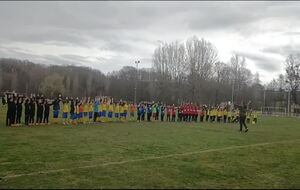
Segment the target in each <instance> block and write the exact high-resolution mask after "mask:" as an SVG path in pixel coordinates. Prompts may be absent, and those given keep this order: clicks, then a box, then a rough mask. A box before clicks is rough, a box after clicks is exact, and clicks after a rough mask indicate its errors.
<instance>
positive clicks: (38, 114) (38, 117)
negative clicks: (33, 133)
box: [35, 95, 44, 125]
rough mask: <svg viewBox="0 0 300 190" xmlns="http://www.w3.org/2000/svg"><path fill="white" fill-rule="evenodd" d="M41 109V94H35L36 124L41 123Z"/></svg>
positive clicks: (42, 108) (42, 109) (42, 106)
mask: <svg viewBox="0 0 300 190" xmlns="http://www.w3.org/2000/svg"><path fill="white" fill-rule="evenodd" d="M43 111H44V105H43V99H42V97H41V96H39V95H38V96H37V99H36V121H35V123H36V125H40V124H42V120H43Z"/></svg>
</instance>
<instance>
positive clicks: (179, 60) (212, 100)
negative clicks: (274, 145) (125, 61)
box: [0, 36, 299, 108]
mask: <svg viewBox="0 0 300 190" xmlns="http://www.w3.org/2000/svg"><path fill="white" fill-rule="evenodd" d="M290 63H293V65H291V64H290ZM297 65H298V66H297ZM297 69H298V71H297ZM297 72H298V73H297ZM297 77H298V78H297ZM289 84H291V85H290V88H291V89H292V90H294V91H295V92H296V91H297V90H298V89H299V58H297V56H296V55H292V57H288V58H287V63H286V75H284V85H286V86H289ZM136 86H137V88H136V94H137V101H148V100H150V101H160V102H164V103H167V104H172V103H175V104H180V103H182V102H195V103H199V104H211V105H214V104H219V103H220V102H225V101H231V100H232V99H233V100H234V102H238V103H239V102H240V101H242V100H243V101H246V102H248V101H249V100H251V101H252V102H253V107H256V108H258V107H260V106H263V104H264V99H263V96H264V90H265V88H266V86H263V85H261V82H260V79H259V74H258V73H252V72H251V70H249V69H247V68H246V59H245V58H244V57H242V56H240V55H237V54H234V55H232V57H231V59H230V60H229V61H228V62H226V63H225V62H222V61H220V60H219V58H218V51H217V49H216V48H215V46H214V45H213V44H212V43H210V42H209V41H207V40H205V39H199V38H198V37H196V36H193V37H191V38H189V39H188V40H186V41H185V42H178V41H174V42H170V43H167V42H163V43H160V44H159V45H158V46H157V48H156V49H155V50H154V53H153V64H152V67H151V68H149V69H146V68H142V69H138V70H137V69H136V68H135V67H132V66H124V67H122V68H121V69H120V70H118V71H113V72H110V73H108V74H104V73H102V72H101V71H99V70H95V69H91V68H87V67H78V66H72V65H65V66H58V65H51V66H45V65H41V64H36V63H32V62H30V61H27V60H17V59H7V58H5V59H4V58H3V59H0V90H1V92H4V91H6V90H15V91H17V92H22V93H26V94H30V93H43V94H46V95H48V96H50V97H54V96H56V95H57V94H58V93H62V94H64V96H73V97H83V96H97V95H109V96H112V97H114V98H115V99H124V100H128V101H134V89H135V87H136ZM267 86H270V84H268V85H267ZM293 101H295V102H297V98H296V95H295V96H293Z"/></svg>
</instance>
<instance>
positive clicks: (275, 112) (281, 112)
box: [261, 107, 287, 116]
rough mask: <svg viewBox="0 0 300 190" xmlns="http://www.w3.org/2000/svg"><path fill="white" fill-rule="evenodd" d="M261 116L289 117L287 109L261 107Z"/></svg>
mask: <svg viewBox="0 0 300 190" xmlns="http://www.w3.org/2000/svg"><path fill="white" fill-rule="evenodd" d="M261 114H262V115H271V116H287V109H286V108H285V107H261Z"/></svg>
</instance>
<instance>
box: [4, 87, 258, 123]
mask: <svg viewBox="0 0 300 190" xmlns="http://www.w3.org/2000/svg"><path fill="white" fill-rule="evenodd" d="M5 97H6V99H5V98H4V97H3V98H2V103H3V104H7V105H8V106H7V107H8V109H7V117H6V125H7V126H14V125H20V124H21V117H22V110H23V104H24V107H25V110H24V113H25V125H34V124H35V125H40V124H49V115H50V106H52V107H53V108H52V110H53V122H54V123H58V122H59V121H58V119H59V113H60V111H61V105H60V104H61V103H62V115H61V117H62V123H63V124H68V123H72V124H77V123H92V122H98V121H100V122H107V121H112V118H113V117H114V118H116V119H117V120H121V121H126V120H127V117H129V119H130V120H135V113H137V120H138V121H144V120H145V116H146V117H147V121H151V120H152V118H153V120H154V121H158V120H159V117H160V120H161V121H164V118H165V115H166V120H167V121H175V118H176V117H177V121H197V119H198V116H199V118H200V122H203V120H206V121H210V122H214V121H218V122H221V120H222V121H223V122H225V123H226V122H237V121H238V119H239V111H238V109H236V110H234V111H228V107H226V106H225V107H215V108H214V107H211V108H209V107H207V106H205V105H204V106H201V107H200V106H197V105H195V104H192V103H188V104H182V105H180V106H178V107H176V106H175V105H174V104H173V105H168V106H166V105H163V104H160V103H154V102H141V103H140V104H139V105H137V106H136V105H134V104H127V102H126V101H122V100H121V101H119V102H114V101H113V99H112V98H111V97H96V98H95V99H91V98H82V99H79V98H76V99H73V98H72V97H71V98H68V97H65V98H62V96H61V95H59V96H58V97H57V98H55V99H52V100H51V99H48V98H44V96H43V95H37V96H35V95H34V94H31V95H30V97H25V96H23V95H22V94H17V93H14V92H13V93H5ZM128 113H129V114H130V115H129V116H128ZM35 118H36V120H35ZM204 118H205V119H204ZM116 119H115V120H116ZM250 120H252V121H253V122H255V123H256V122H257V113H256V112H248V115H247V122H248V123H250Z"/></svg>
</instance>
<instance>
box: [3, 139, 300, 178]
mask: <svg viewBox="0 0 300 190" xmlns="http://www.w3.org/2000/svg"><path fill="white" fill-rule="evenodd" d="M299 140H300V139H294V140H286V141H275V142H265V143H256V144H248V145H240V146H229V147H224V148H214V149H208V150H200V151H193V152H186V153H175V154H168V155H163V156H150V157H147V158H141V159H133V160H124V161H116V162H107V163H103V164H94V165H88V166H79V167H73V168H64V169H53V170H44V171H37V172H31V173H24V174H16V175H7V176H3V177H0V179H2V180H5V179H11V178H18V177H23V176H34V175H40V174H50V173H57V172H65V171H71V170H76V169H87V168H96V167H104V166H110V165H122V164H127V163H134V162H142V161H147V160H159V159H165V158H172V157H180V156H188V155H194V154H203V153H210V152H220V151H226V150H234V149H242V148H248V147H257V146H267V145H273V144H282V143H292V142H295V141H299Z"/></svg>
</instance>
